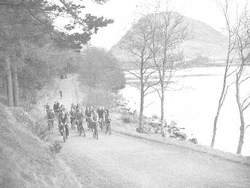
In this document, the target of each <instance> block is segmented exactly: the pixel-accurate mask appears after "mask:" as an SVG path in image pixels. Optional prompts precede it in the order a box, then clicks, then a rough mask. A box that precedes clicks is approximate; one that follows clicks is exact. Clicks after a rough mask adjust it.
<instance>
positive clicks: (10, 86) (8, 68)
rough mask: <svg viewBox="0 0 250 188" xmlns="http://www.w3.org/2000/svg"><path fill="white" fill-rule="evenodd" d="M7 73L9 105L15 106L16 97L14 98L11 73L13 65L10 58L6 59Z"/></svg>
mask: <svg viewBox="0 0 250 188" xmlns="http://www.w3.org/2000/svg"><path fill="white" fill-rule="evenodd" d="M6 73H7V94H8V105H9V106H13V105H14V97H13V85H12V73H11V64H10V58H9V57H7V58H6Z"/></svg>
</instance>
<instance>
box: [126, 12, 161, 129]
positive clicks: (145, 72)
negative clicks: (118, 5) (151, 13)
mask: <svg viewBox="0 0 250 188" xmlns="http://www.w3.org/2000/svg"><path fill="white" fill-rule="evenodd" d="M151 23H152V20H150V18H149V17H146V18H142V19H140V20H139V21H138V23H137V24H136V25H135V26H134V30H132V31H131V32H129V33H128V35H127V36H128V39H127V40H126V41H124V42H123V43H122V46H123V48H125V49H127V50H128V52H129V53H130V54H131V55H132V56H133V57H134V58H135V62H134V64H135V67H136V69H137V70H138V71H137V70H136V71H128V72H129V73H130V74H132V75H133V76H134V77H135V78H137V79H138V80H139V81H140V108H139V109H140V112H139V127H138V129H137V130H138V131H139V132H143V116H144V115H143V114H144V102H145V97H146V96H147V95H148V94H149V89H150V88H152V87H153V86H154V85H155V84H156V83H155V82H152V80H150V79H151V78H152V76H153V74H154V73H155V70H154V69H153V67H154V66H153V63H152V57H153V56H152V55H153V54H152V52H151V50H150V46H151V42H152V41H151V39H152V30H151V26H152V25H151Z"/></svg>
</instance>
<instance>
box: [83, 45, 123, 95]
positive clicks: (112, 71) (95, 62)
mask: <svg viewBox="0 0 250 188" xmlns="http://www.w3.org/2000/svg"><path fill="white" fill-rule="evenodd" d="M80 75H81V80H82V82H83V83H84V85H87V86H89V87H92V88H102V89H105V90H109V91H116V90H119V89H122V88H123V87H124V86H125V78H124V74H123V71H122V70H121V68H120V67H119V64H118V60H117V59H116V58H115V57H114V56H113V55H112V54H110V53H107V52H106V51H105V50H102V49H97V48H90V49H87V50H86V51H85V56H84V58H83V63H82V64H81V68H80Z"/></svg>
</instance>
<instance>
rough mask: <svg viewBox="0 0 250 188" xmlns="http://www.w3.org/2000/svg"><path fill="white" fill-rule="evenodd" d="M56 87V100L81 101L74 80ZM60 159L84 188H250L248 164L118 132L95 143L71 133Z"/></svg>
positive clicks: (67, 102) (75, 78)
mask: <svg viewBox="0 0 250 188" xmlns="http://www.w3.org/2000/svg"><path fill="white" fill-rule="evenodd" d="M58 84H59V87H58V89H60V90H62V91H63V98H62V99H60V102H62V103H63V104H66V106H69V105H70V104H71V103H72V102H76V101H79V97H81V98H82V99H83V98H84V96H83V94H82V93H81V92H80V90H79V87H78V83H77V77H75V76H72V77H69V78H68V79H67V80H60V81H59V83H58ZM56 93H57V92H56ZM53 100H57V99H53ZM58 100H59V98H58ZM85 126H86V125H85ZM55 134H56V135H57V134H58V133H55ZM57 137H58V138H59V136H58V135H57ZM59 155H60V156H61V157H62V158H63V159H65V161H66V162H67V163H68V164H69V166H70V167H71V168H72V169H73V171H74V172H75V173H76V174H77V176H78V178H79V179H80V181H81V182H82V185H83V187H98V188H123V187H124V188H125V187H128V188H133V187H135V188H136V187H143V188H144V187H145V188H153V187H154V188H158V187H159V188H172V187H173V188H175V187H178V188H179V187H180V188H191V187H192V188H196V187H197V188H202V187H205V188H210V187H213V188H216V187H218V188H224V187H225V188H230V187H232V188H237V187H239V188H240V187H242V188H244V187H245V188H249V187H250V167H249V166H244V165H241V164H237V163H232V162H229V161H225V160H221V159H218V158H214V157H211V156H208V155H206V154H200V153H197V152H192V151H189V150H187V149H181V148H176V147H174V146H170V145H159V144H156V143H152V142H149V141H145V140H139V139H134V138H131V137H126V136H122V135H119V134H113V135H111V136H106V135H104V134H102V133H101V134H100V137H99V140H95V139H93V138H92V136H91V133H90V132H87V137H86V138H84V137H79V136H78V135H77V133H76V132H75V131H71V132H70V137H69V139H68V141H67V142H66V143H65V144H64V145H63V149H62V151H61V153H60V154H59Z"/></svg>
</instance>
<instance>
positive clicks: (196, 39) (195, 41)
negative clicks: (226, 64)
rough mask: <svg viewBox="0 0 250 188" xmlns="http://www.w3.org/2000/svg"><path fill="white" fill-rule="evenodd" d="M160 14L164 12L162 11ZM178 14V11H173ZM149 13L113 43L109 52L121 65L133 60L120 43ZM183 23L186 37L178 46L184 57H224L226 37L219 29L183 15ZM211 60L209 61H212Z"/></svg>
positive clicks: (127, 64) (127, 37)
mask: <svg viewBox="0 0 250 188" xmlns="http://www.w3.org/2000/svg"><path fill="white" fill-rule="evenodd" d="M160 14H166V12H162V13H160ZM174 14H176V15H180V14H179V13H174ZM148 16H151V15H150V14H149V15H147V16H145V17H142V18H141V19H140V20H139V21H138V22H137V23H136V24H134V25H133V26H132V27H131V28H130V30H129V31H128V32H127V33H126V34H125V35H124V36H123V37H122V38H121V40H120V41H119V42H118V43H117V44H116V45H114V46H113V47H112V48H111V50H110V52H111V53H112V54H113V55H114V56H115V57H116V58H117V59H118V60H119V61H121V62H122V66H123V67H130V65H129V64H131V63H132V62H133V61H134V58H133V57H132V56H131V54H130V53H129V52H128V51H127V50H126V49H123V48H122V45H121V44H122V43H124V42H125V43H126V41H128V40H129V38H130V35H131V33H132V32H131V31H133V30H134V29H136V28H137V27H139V26H140V25H139V24H142V23H143V22H145V21H146V20H147V19H146V18H147V17H148ZM183 24H185V25H187V30H188V38H187V39H186V40H185V41H184V43H183V44H182V45H181V46H180V48H181V50H183V52H184V55H185V58H186V59H188V60H189V59H195V58H196V57H198V56H203V57H208V58H209V59H211V60H214V59H220V60H221V59H224V58H225V54H226V47H227V38H226V36H224V35H223V34H222V33H220V32H219V31H217V30H215V29H214V28H212V27H211V26H209V25H207V24H205V23H203V22H201V21H198V20H195V19H192V18H189V17H185V16H184V17H183ZM212 62H213V61H211V63H212Z"/></svg>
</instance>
